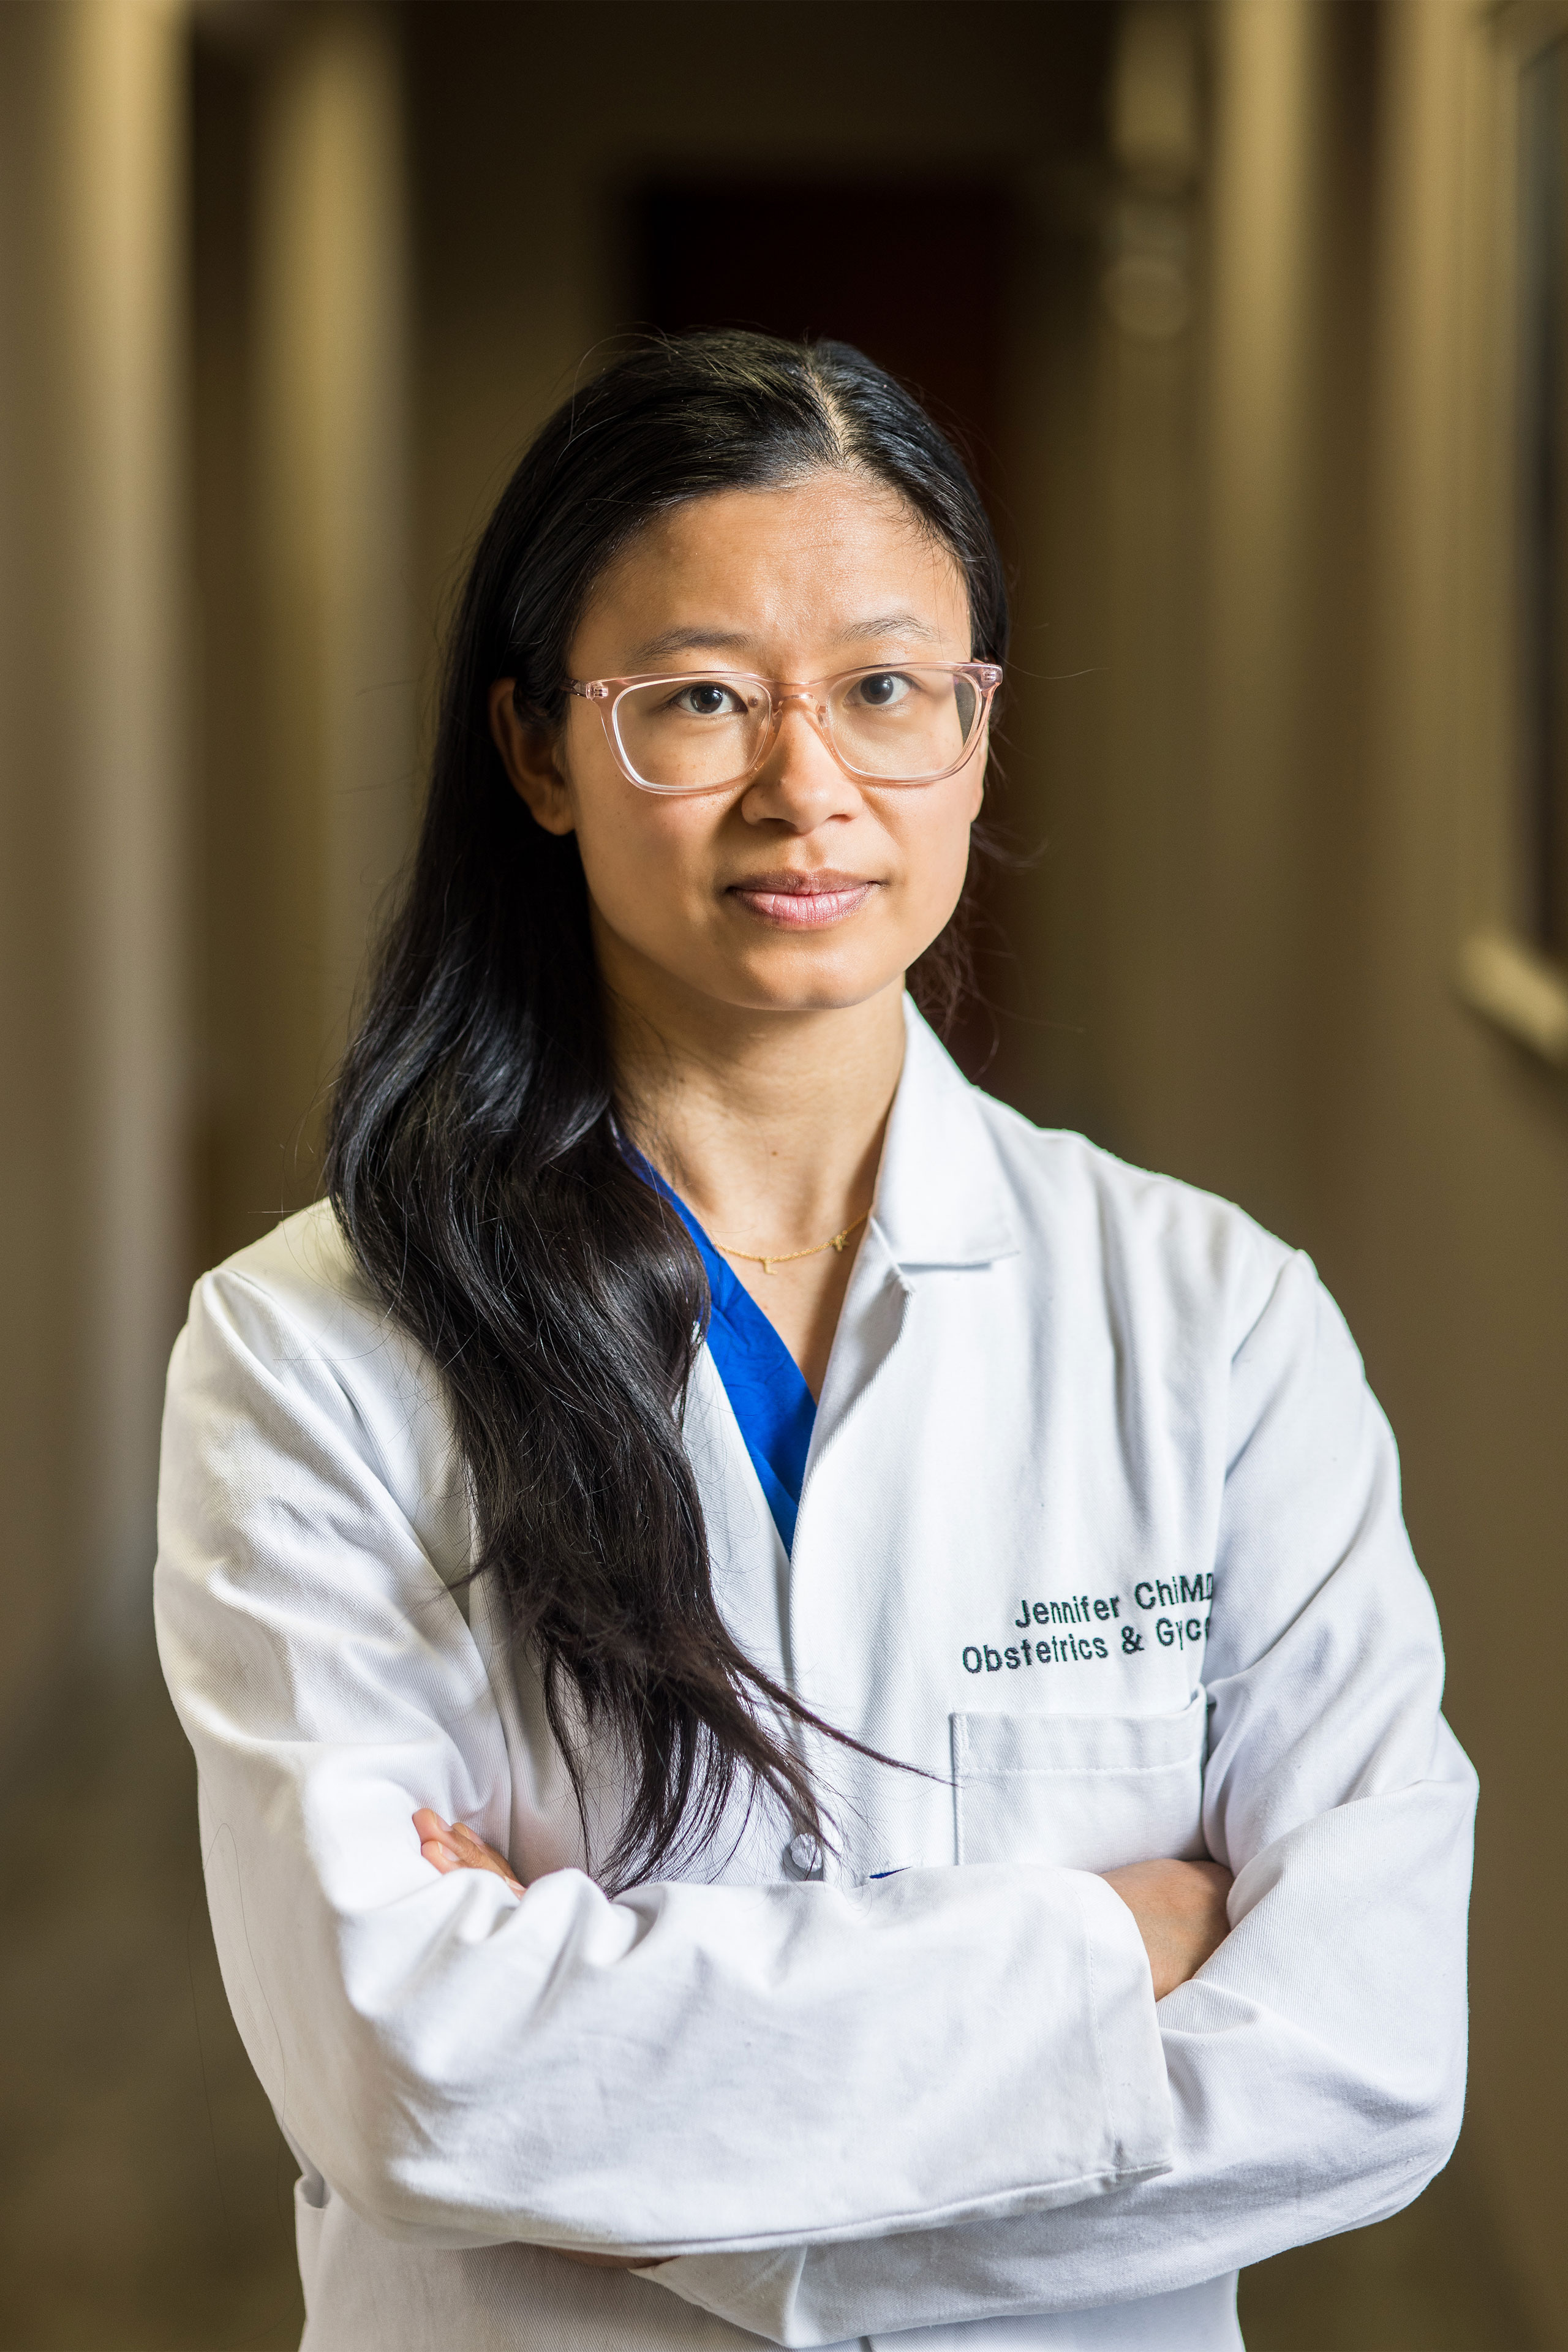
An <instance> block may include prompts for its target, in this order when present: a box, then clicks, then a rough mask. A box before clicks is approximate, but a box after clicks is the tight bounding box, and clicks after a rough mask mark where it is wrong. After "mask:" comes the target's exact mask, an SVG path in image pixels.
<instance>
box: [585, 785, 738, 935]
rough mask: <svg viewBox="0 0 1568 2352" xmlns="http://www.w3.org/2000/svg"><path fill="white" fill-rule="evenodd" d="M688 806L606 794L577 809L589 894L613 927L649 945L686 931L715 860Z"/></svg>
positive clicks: (628, 793)
mask: <svg viewBox="0 0 1568 2352" xmlns="http://www.w3.org/2000/svg"><path fill="white" fill-rule="evenodd" d="M707 831H708V828H706V827H704V826H703V824H701V821H700V816H697V815H696V814H694V812H693V808H692V804H691V803H679V802H662V801H658V800H655V799H653V798H651V797H650V796H649V795H647V794H646V793H632V792H631V790H630V788H629V787H628V788H627V791H626V795H624V796H623V795H622V794H618V793H616V794H608V795H606V796H605V798H604V799H603V800H599V799H597V798H595V802H594V803H592V804H590V805H588V806H586V807H584V806H583V805H582V804H581V803H580V804H579V813H578V824H577V845H578V848H579V850H580V852H581V854H582V858H583V871H584V876H585V877H586V878H587V884H588V896H589V897H590V898H591V899H592V900H593V902H594V905H595V908H597V910H598V912H599V914H600V916H601V917H602V918H603V919H604V920H605V922H607V923H608V924H609V925H610V926H611V928H612V929H614V930H616V931H618V932H619V933H620V934H621V935H622V937H623V938H625V939H626V940H631V941H632V942H633V943H634V944H635V945H637V946H647V945H649V944H652V943H653V942H655V941H658V940H660V939H661V938H663V937H665V936H667V935H668V934H669V933H671V932H678V931H679V930H682V929H689V926H690V922H691V919H692V915H693V911H694V908H695V907H696V904H697V902H698V901H699V900H700V898H701V897H702V896H703V892H702V884H701V877H702V876H703V874H704V872H705V871H706V870H707V869H708V868H709V867H710V865H711V863H712V853H711V849H710V845H709V842H708V839H707Z"/></svg>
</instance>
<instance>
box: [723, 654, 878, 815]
mask: <svg viewBox="0 0 1568 2352" xmlns="http://www.w3.org/2000/svg"><path fill="white" fill-rule="evenodd" d="M777 707H778V713H779V718H778V732H777V734H776V735H775V736H774V738H773V744H772V746H771V748H770V750H769V751H768V756H767V758H766V759H765V760H764V761H763V764H762V766H761V767H760V768H759V769H758V771H757V772H756V774H755V776H753V778H752V782H751V783H750V784H749V785H748V787H747V789H746V793H745V795H744V798H743V799H742V813H743V814H745V816H746V817H747V818H748V819H749V820H750V821H751V823H752V824H764V823H766V822H768V821H769V820H770V819H771V820H773V822H775V823H779V822H782V823H784V824H787V825H789V827H790V828H791V830H792V831H793V832H796V833H808V832H810V831H811V829H812V827H813V826H815V825H818V824H825V823H826V821H827V819H828V818H829V817H833V816H849V815H853V814H854V813H855V811H856V809H857V807H858V795H857V793H856V791H855V787H854V785H853V784H852V783H851V782H850V780H849V778H848V777H847V775H846V774H845V772H844V771H843V769H842V768H841V767H840V766H839V764H838V762H837V760H836V759H835V758H834V756H833V753H832V751H830V750H829V748H828V744H827V739H826V734H825V733H824V731H823V720H822V717H821V715H820V710H819V706H818V703H817V700H816V696H815V695H813V694H810V693H808V692H807V691H806V689H805V688H796V689H795V690H793V691H791V692H788V693H785V694H781V695H780V697H779V698H778V706H777Z"/></svg>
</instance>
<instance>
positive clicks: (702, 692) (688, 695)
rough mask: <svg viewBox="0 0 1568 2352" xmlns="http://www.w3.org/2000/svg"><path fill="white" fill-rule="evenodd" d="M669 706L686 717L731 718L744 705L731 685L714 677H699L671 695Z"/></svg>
mask: <svg viewBox="0 0 1568 2352" xmlns="http://www.w3.org/2000/svg"><path fill="white" fill-rule="evenodd" d="M669 708H670V709H672V710H678V711H679V712H680V713H681V714H682V715H683V717H685V718H688V719H732V718H733V717H734V716H735V715H736V713H737V712H738V711H741V710H743V709H744V708H745V705H744V703H743V702H742V700H741V698H740V696H739V695H738V694H737V693H736V692H735V690H734V688H732V687H728V686H721V685H720V684H719V682H718V680H717V679H716V678H711V677H700V678H694V679H693V680H692V682H691V684H690V685H689V686H683V687H682V688H680V690H679V693H678V694H675V695H673V696H672V697H671V698H670V703H669Z"/></svg>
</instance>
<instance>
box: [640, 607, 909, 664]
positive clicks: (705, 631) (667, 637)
mask: <svg viewBox="0 0 1568 2352" xmlns="http://www.w3.org/2000/svg"><path fill="white" fill-rule="evenodd" d="M838 634H839V636H840V638H841V639H844V638H855V637H918V638H923V639H924V640H925V642H926V643H927V644H928V645H935V644H937V643H939V642H940V632H939V631H938V630H936V629H933V628H932V627H931V623H930V622H929V621H922V620H921V617H920V614H918V613H877V614H872V615H871V616H870V617H869V618H868V619H866V620H863V621H850V622H848V623H847V624H846V625H845V626H844V627H843V628H842V629H840V631H839V633H838ZM756 642H757V641H756V639H755V638H754V637H752V636H749V635H747V634H746V632H745V630H743V629H724V628H719V627H711V628H710V627H706V626H704V627H699V628H685V629H680V628H677V629H663V630H661V631H660V632H659V634H658V636H656V637H647V638H645V639H644V641H643V643H642V644H641V645H640V646H637V647H636V648H635V649H634V651H633V653H632V655H631V657H630V658H631V665H632V668H633V669H634V670H643V669H647V668H649V667H652V666H653V665H655V664H657V663H658V662H661V661H667V660H668V658H669V656H671V655H672V654H688V653H698V652H701V653H726V654H744V653H748V652H752V651H754V650H755V646H756Z"/></svg>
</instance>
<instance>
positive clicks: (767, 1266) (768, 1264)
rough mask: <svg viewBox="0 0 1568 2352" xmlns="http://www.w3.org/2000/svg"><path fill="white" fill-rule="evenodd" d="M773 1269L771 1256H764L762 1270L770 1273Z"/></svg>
mask: <svg viewBox="0 0 1568 2352" xmlns="http://www.w3.org/2000/svg"><path fill="white" fill-rule="evenodd" d="M772 1272H773V1260H772V1258H771V1257H765V1258H763V1273H764V1274H772Z"/></svg>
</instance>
